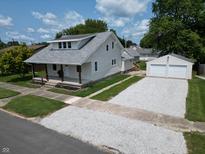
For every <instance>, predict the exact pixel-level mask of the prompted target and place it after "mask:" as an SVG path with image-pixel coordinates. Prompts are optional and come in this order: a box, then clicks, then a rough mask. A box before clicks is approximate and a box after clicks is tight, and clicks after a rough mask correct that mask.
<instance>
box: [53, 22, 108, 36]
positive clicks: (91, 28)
mask: <svg viewBox="0 0 205 154" xmlns="http://www.w3.org/2000/svg"><path fill="white" fill-rule="evenodd" d="M107 30H108V27H107V23H106V22H104V21H102V20H95V19H87V20H85V23H84V24H78V25H76V26H74V27H71V28H68V29H64V30H63V31H62V32H59V33H57V34H56V38H59V37H61V36H62V35H63V34H66V35H75V34H87V33H97V32H105V31H107Z"/></svg>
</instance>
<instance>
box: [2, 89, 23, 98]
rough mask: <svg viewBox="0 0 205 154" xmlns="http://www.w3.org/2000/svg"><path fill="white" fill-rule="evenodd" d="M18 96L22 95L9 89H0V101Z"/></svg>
mask: <svg viewBox="0 0 205 154" xmlns="http://www.w3.org/2000/svg"><path fill="white" fill-rule="evenodd" d="M18 94H20V93H19V92H16V91H12V90H8V89H4V88H0V99H3V98H8V97H11V96H16V95H18Z"/></svg>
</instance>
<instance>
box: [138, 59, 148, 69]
mask: <svg viewBox="0 0 205 154" xmlns="http://www.w3.org/2000/svg"><path fill="white" fill-rule="evenodd" d="M136 64H137V65H138V66H139V68H140V70H146V61H139V62H137V63H136Z"/></svg>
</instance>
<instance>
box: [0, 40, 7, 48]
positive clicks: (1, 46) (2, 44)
mask: <svg viewBox="0 0 205 154" xmlns="http://www.w3.org/2000/svg"><path fill="white" fill-rule="evenodd" d="M5 47H6V44H5V43H4V42H2V41H1V39H0V49H3V48H5Z"/></svg>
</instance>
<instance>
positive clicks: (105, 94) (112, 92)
mask: <svg viewBox="0 0 205 154" xmlns="http://www.w3.org/2000/svg"><path fill="white" fill-rule="evenodd" d="M140 79H141V77H137V76H134V77H132V78H130V79H128V80H126V81H124V82H122V83H120V84H118V85H116V86H114V87H112V88H110V89H108V90H106V91H103V92H102V93H100V94H98V95H95V96H93V97H91V98H92V99H96V100H101V101H107V100H109V99H111V98H112V97H114V96H116V95H117V94H119V93H120V92H121V91H123V90H124V89H126V88H127V87H129V86H130V85H132V84H133V83H135V82H137V81H138V80H140Z"/></svg>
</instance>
